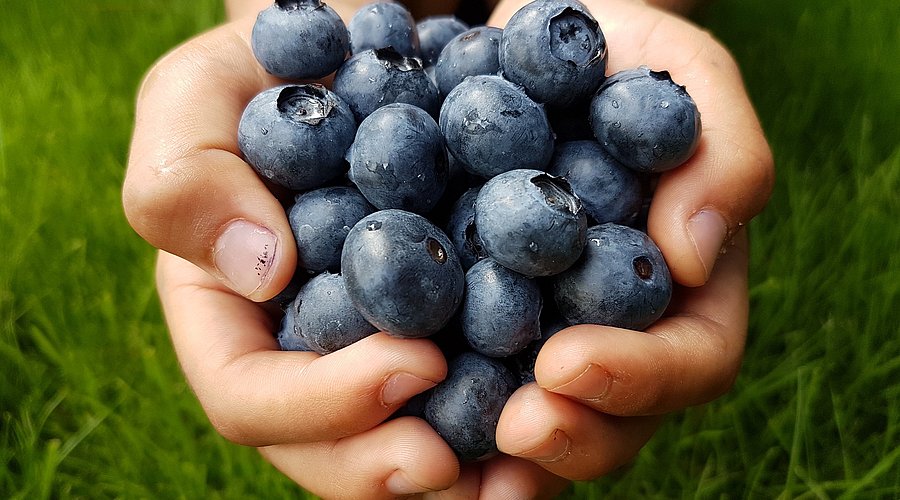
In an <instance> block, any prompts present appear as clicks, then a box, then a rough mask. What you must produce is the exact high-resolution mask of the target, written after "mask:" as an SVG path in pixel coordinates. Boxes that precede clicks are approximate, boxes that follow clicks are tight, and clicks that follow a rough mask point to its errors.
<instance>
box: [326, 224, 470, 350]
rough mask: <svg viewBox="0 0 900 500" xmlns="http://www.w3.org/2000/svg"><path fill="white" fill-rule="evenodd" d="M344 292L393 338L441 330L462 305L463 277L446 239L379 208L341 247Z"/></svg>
mask: <svg viewBox="0 0 900 500" xmlns="http://www.w3.org/2000/svg"><path fill="white" fill-rule="evenodd" d="M341 272H342V273H343V275H344V279H345V280H346V284H347V293H348V295H349V296H350V298H351V300H352V301H353V303H354V304H355V305H356V307H357V308H358V309H359V310H360V312H361V313H362V315H363V316H364V317H365V318H366V319H367V320H368V321H369V322H370V323H372V324H373V325H375V326H376V327H378V328H379V329H381V330H384V331H386V332H388V333H389V334H391V335H394V336H397V337H409V338H412V337H426V336H428V335H431V334H433V333H436V332H437V331H439V330H440V329H441V328H443V327H444V326H445V325H446V324H447V323H448V322H449V321H450V318H451V317H452V316H453V315H454V313H455V312H456V310H457V308H458V307H459V305H460V303H461V302H462V298H463V292H464V288H465V275H464V274H463V270H462V267H461V266H460V263H459V258H458V257H457V255H456V251H455V250H454V249H453V245H452V243H450V240H449V239H448V238H447V236H446V235H445V234H444V233H443V232H442V231H441V230H440V229H438V228H437V227H436V226H435V225H434V224H432V223H431V222H429V221H428V220H427V219H425V218H424V217H422V216H420V215H416V214H414V213H412V212H406V211H403V210H396V209H391V210H382V211H379V212H375V213H373V214H371V215H369V216H367V217H366V218H363V219H362V220H360V221H359V222H358V223H357V224H356V225H355V226H353V229H351V230H350V234H349V235H348V236H347V240H346V241H345V243H344V250H343V253H342V255H341Z"/></svg>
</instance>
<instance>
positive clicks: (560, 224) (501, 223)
mask: <svg viewBox="0 0 900 500" xmlns="http://www.w3.org/2000/svg"><path fill="white" fill-rule="evenodd" d="M475 225H476V226H477V227H478V234H479V235H480V236H481V241H482V242H483V243H484V249H485V252H486V253H487V254H488V255H489V256H490V257H491V258H493V259H494V260H496V261H497V262H498V263H500V264H501V265H503V266H505V267H507V268H509V269H512V270H513V271H516V272H518V273H521V274H524V275H526V276H551V275H554V274H558V273H560V272H562V271H564V270H566V269H568V268H569V266H571V265H572V264H574V263H575V261H576V260H578V256H579V255H581V251H582V250H583V248H584V241H585V232H586V230H587V215H586V213H585V211H584V206H583V205H582V203H581V200H580V199H578V197H577V196H576V195H575V194H574V193H573V192H572V189H571V187H570V186H569V184H568V182H566V181H565V180H564V179H560V178H558V177H554V176H552V175H549V174H547V173H545V172H541V171H538V170H525V169H517V170H511V171H509V172H506V173H503V174H500V175H498V176H496V177H494V178H493V179H491V180H489V181H488V182H487V183H485V185H484V186H482V188H481V191H480V192H479V193H478V198H477V201H476V202H475Z"/></svg>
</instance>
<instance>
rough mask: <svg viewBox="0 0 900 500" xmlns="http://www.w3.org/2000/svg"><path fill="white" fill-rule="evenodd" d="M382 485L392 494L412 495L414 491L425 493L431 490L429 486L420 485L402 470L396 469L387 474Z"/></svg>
mask: <svg viewBox="0 0 900 500" xmlns="http://www.w3.org/2000/svg"><path fill="white" fill-rule="evenodd" d="M384 487H385V488H387V490H388V491H390V492H391V494H392V495H414V494H416V493H425V492H426V491H433V490H431V489H430V488H426V487H424V486H420V485H418V484H416V483H415V482H414V481H412V480H411V479H410V478H409V477H407V476H406V473H405V472H403V471H402V470H396V471H394V473H393V474H391V475H390V476H388V478H387V479H386V480H385V481H384Z"/></svg>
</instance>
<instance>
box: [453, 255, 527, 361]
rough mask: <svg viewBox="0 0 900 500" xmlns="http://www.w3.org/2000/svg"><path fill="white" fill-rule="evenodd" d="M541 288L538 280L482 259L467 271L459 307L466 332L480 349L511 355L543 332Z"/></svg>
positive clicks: (496, 353) (496, 355)
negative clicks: (464, 290) (541, 323)
mask: <svg viewBox="0 0 900 500" xmlns="http://www.w3.org/2000/svg"><path fill="white" fill-rule="evenodd" d="M541 306H542V299H541V290H540V288H538V285H537V283H536V282H535V281H534V280H533V279H530V278H527V277H525V276H523V275H521V274H519V273H517V272H515V271H510V270H509V269H507V268H505V267H503V266H501V265H500V264H498V263H497V262H496V261H495V260H493V259H485V260H482V261H479V262H478V263H476V264H475V265H474V266H472V268H471V269H469V271H468V272H467V273H466V295H465V299H463V303H462V307H460V309H459V316H460V323H461V324H462V330H463V334H464V335H465V337H466V340H468V341H469V345H471V346H472V349H474V350H475V351H476V352H478V353H481V354H484V355H485V356H491V357H507V356H512V355H513V354H516V353H517V352H519V351H521V350H522V349H524V348H525V347H526V346H528V344H529V343H531V342H533V341H534V340H537V339H538V338H540V336H541V326H540V316H541Z"/></svg>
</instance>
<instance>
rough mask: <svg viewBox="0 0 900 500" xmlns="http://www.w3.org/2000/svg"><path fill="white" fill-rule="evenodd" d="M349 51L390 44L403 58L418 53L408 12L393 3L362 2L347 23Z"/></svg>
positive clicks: (417, 38) (356, 51) (410, 16)
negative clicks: (366, 3) (364, 3)
mask: <svg viewBox="0 0 900 500" xmlns="http://www.w3.org/2000/svg"><path fill="white" fill-rule="evenodd" d="M347 29H348V30H349V31H350V49H351V51H352V52H353V54H359V53H360V52H364V51H366V50H371V49H383V48H385V47H393V48H394V49H395V50H396V51H397V52H399V53H400V54H403V55H404V56H406V57H418V56H419V35H418V32H417V31H416V22H415V20H413V17H412V14H410V12H409V11H408V10H407V9H406V7H404V6H403V5H402V4H400V3H397V2H372V3H370V4H368V5H364V6H363V7H361V8H360V9H359V10H357V11H356V13H355V14H354V15H353V17H352V18H351V19H350V22H349V23H348V24H347Z"/></svg>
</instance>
